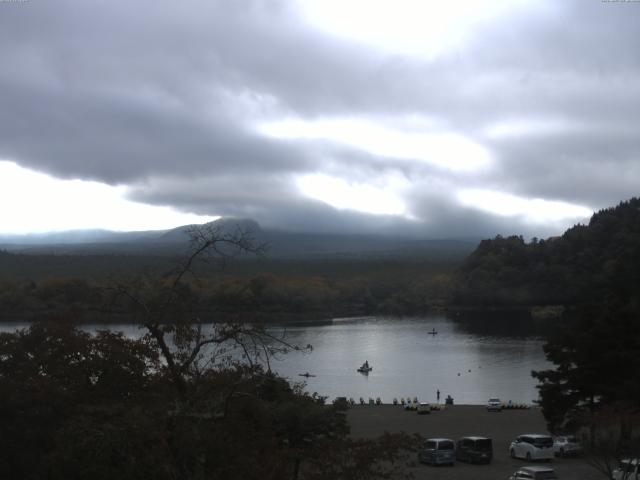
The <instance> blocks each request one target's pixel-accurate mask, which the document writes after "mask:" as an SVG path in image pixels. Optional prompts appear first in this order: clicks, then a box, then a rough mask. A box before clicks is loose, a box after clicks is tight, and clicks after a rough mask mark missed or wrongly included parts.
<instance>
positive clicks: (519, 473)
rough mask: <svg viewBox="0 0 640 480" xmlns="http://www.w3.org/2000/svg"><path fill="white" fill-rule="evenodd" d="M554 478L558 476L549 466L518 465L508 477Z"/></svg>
mask: <svg viewBox="0 0 640 480" xmlns="http://www.w3.org/2000/svg"><path fill="white" fill-rule="evenodd" d="M525 478H526V479H527V480H556V479H557V478H558V476H557V475H556V472H555V471H554V470H553V468H550V467H538V466H532V467H520V468H519V469H518V470H516V471H515V472H513V474H512V475H511V476H510V477H509V480H521V479H525Z"/></svg>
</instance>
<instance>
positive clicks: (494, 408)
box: [487, 398, 502, 412]
mask: <svg viewBox="0 0 640 480" xmlns="http://www.w3.org/2000/svg"><path fill="white" fill-rule="evenodd" d="M500 410H502V402H501V401H500V399H499V398H490V399H489V402H487V412H499V411H500Z"/></svg>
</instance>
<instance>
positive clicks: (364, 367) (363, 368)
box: [358, 360, 373, 373]
mask: <svg viewBox="0 0 640 480" xmlns="http://www.w3.org/2000/svg"><path fill="white" fill-rule="evenodd" d="M371 370H373V367H371V366H369V361H368V360H367V361H365V362H364V363H363V364H362V366H361V367H360V368H358V372H360V373H369V372H370V371H371Z"/></svg>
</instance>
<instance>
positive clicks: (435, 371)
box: [0, 315, 550, 404]
mask: <svg viewBox="0 0 640 480" xmlns="http://www.w3.org/2000/svg"><path fill="white" fill-rule="evenodd" d="M23 326H25V324H5V325H3V326H2V327H0V330H4V331H7V330H15V328H20V327H23ZM86 328H87V329H88V330H95V329H97V328H112V329H114V330H123V331H124V332H125V333H126V334H127V335H129V336H132V337H135V336H138V335H140V330H138V328H137V327H136V326H134V325H111V326H105V325H89V326H87V327H86ZM434 329H435V331H437V332H438V333H437V334H436V335H431V334H429V333H428V332H430V331H432V330H434ZM270 330H272V332H273V333H282V332H283V331H284V333H285V335H286V339H287V340H288V341H289V342H291V343H294V344H297V345H307V344H311V345H312V346H313V351H311V352H310V353H301V352H291V353H289V354H287V355H283V356H281V357H279V358H278V359H276V360H274V361H273V362H272V368H273V369H274V370H275V371H277V372H278V373H280V374H281V375H283V376H285V377H287V378H289V379H290V380H291V381H295V382H298V381H305V382H306V384H307V385H306V389H307V390H308V391H309V392H318V393H319V394H320V395H326V396H328V397H329V398H330V399H332V398H334V397H337V396H345V397H347V398H348V397H353V398H354V399H355V400H356V401H357V400H358V399H359V398H360V397H363V398H364V399H365V400H368V398H369V397H372V398H374V399H375V398H376V397H381V398H382V400H383V401H384V402H386V403H390V402H391V401H392V400H393V398H394V397H397V398H398V399H399V398H400V397H405V398H406V397H411V398H413V397H418V399H419V400H420V401H426V402H435V401H436V391H437V390H440V392H441V400H443V399H444V398H445V397H446V396H447V395H451V396H452V397H453V398H454V401H455V403H457V404H484V403H486V402H487V400H488V399H489V398H490V397H498V398H500V399H501V400H503V401H508V400H512V401H513V402H526V403H531V402H532V401H533V400H534V399H536V398H538V392H537V390H536V388H535V385H536V381H535V379H533V378H532V377H531V370H540V369H546V368H549V367H550V364H549V363H548V362H547V361H546V360H545V357H544V352H543V351H542V345H543V343H544V342H543V340H542V339H541V338H540V337H538V336H533V335H532V333H533V332H532V331H531V330H530V329H529V328H527V327H526V325H525V326H523V324H522V323H521V322H516V321H504V320H501V321H492V319H490V318H488V319H486V320H482V321H480V320H478V321H476V322H472V323H462V322H454V321H452V320H450V319H447V318H446V317H445V316H444V315H430V316H426V317H421V318H392V317H372V318H360V319H337V320H335V321H334V323H333V324H332V325H319V326H307V325H305V326H290V327H287V328H286V329H283V328H281V327H271V328H270ZM365 360H367V361H368V362H369V364H370V365H371V366H372V367H373V371H372V372H371V373H369V374H368V375H363V374H360V373H358V372H357V371H356V369H357V368H358V367H359V366H360V365H362V363H363V362H364V361H365ZM305 372H309V373H311V374H313V375H315V377H310V378H304V377H301V376H299V374H300V373H305Z"/></svg>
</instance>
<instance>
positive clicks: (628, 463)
mask: <svg viewBox="0 0 640 480" xmlns="http://www.w3.org/2000/svg"><path fill="white" fill-rule="evenodd" d="M612 478H613V480H637V479H639V478H640V458H633V459H632V458H626V459H624V460H621V461H620V465H619V466H618V468H616V469H615V470H614V471H613V477H612Z"/></svg>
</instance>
